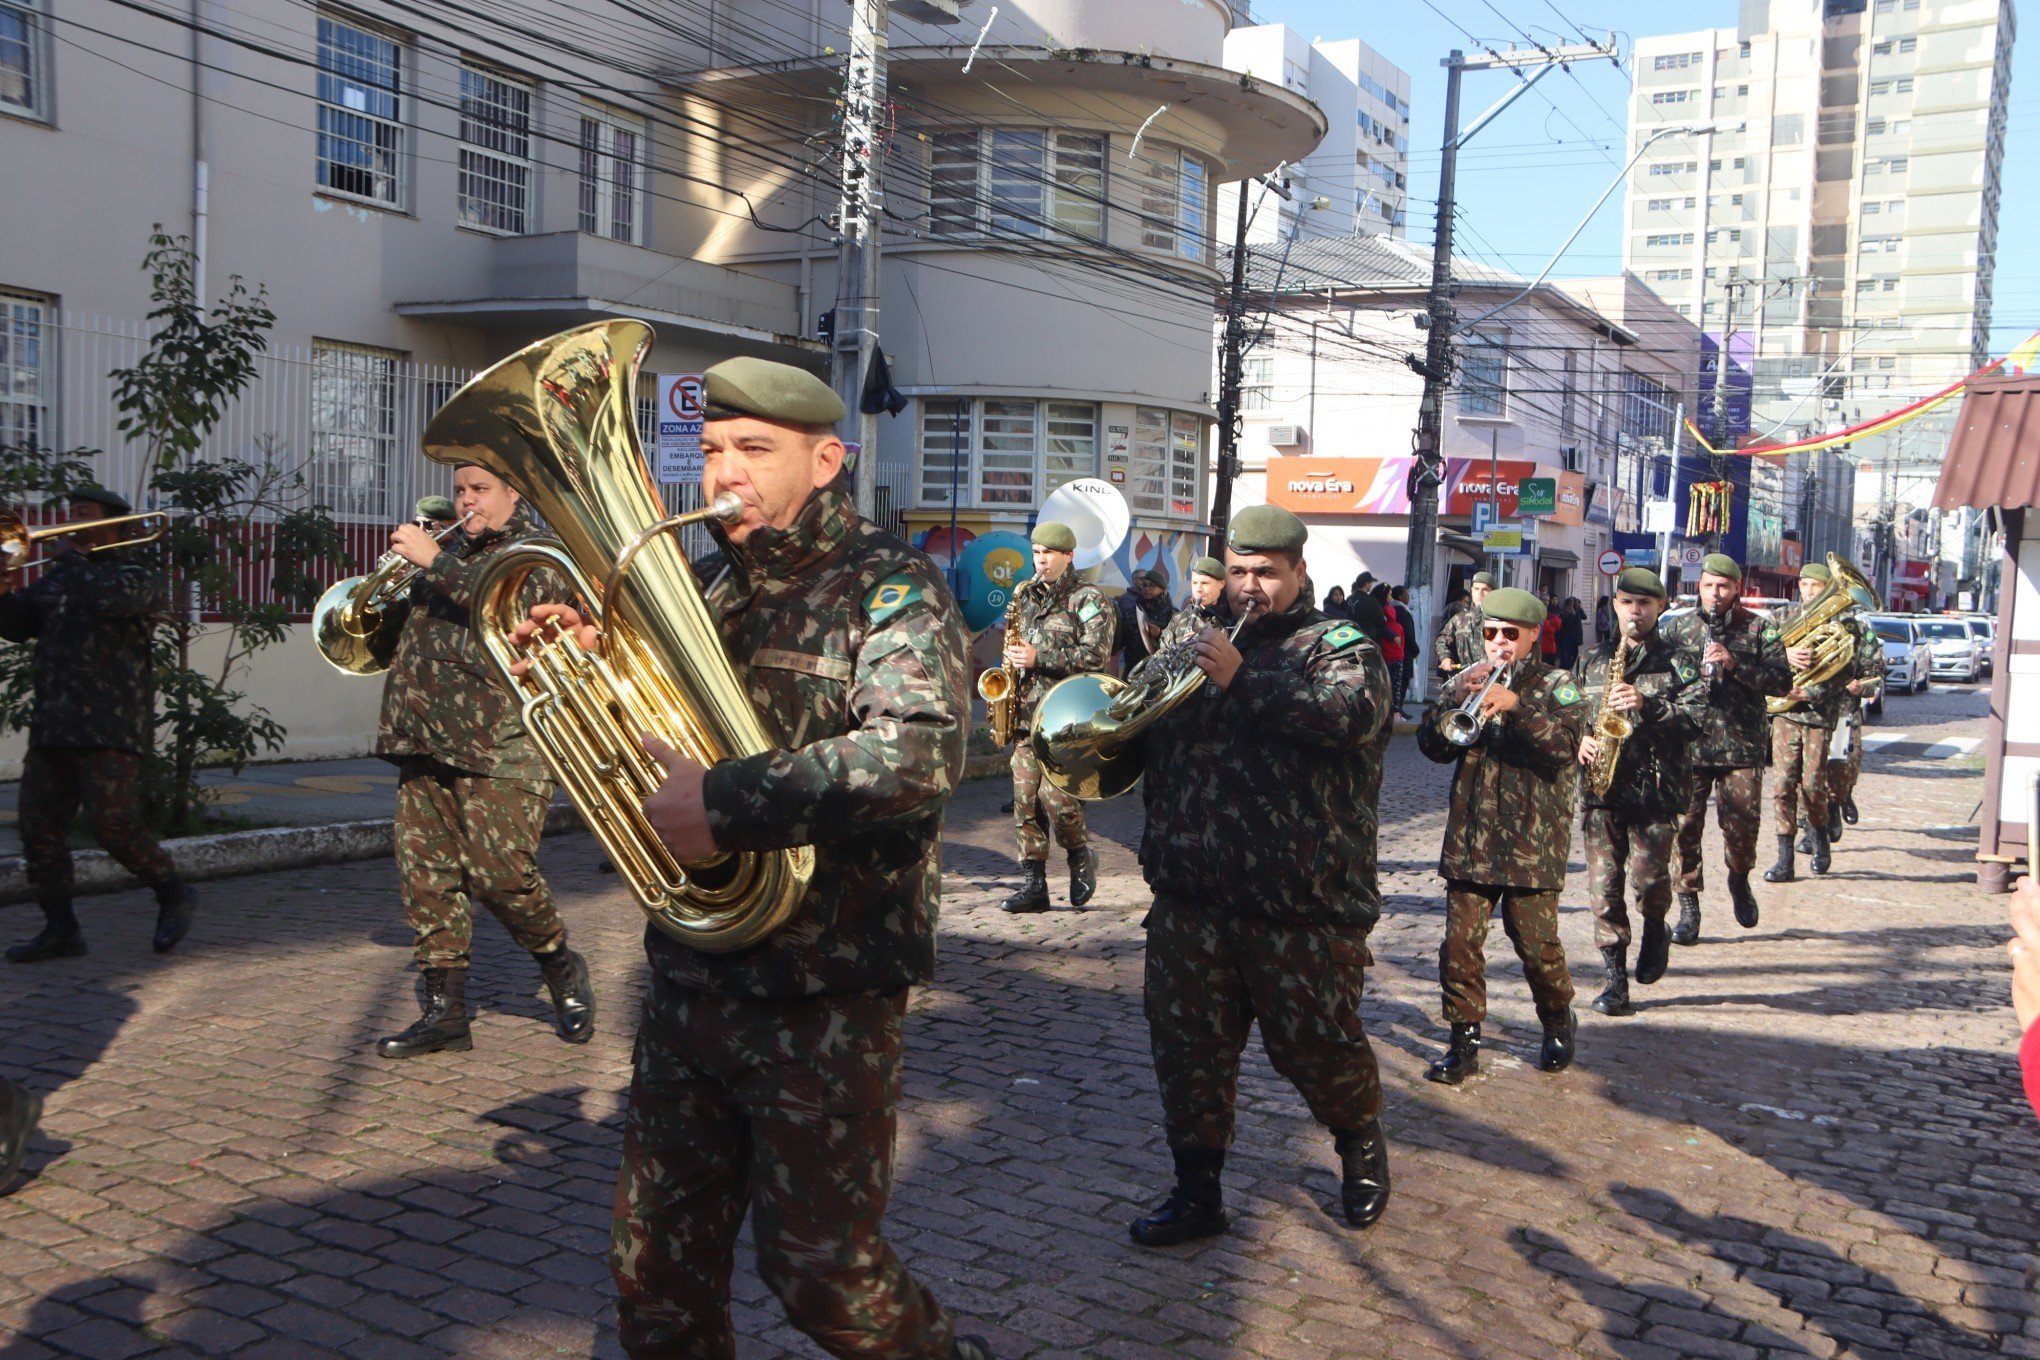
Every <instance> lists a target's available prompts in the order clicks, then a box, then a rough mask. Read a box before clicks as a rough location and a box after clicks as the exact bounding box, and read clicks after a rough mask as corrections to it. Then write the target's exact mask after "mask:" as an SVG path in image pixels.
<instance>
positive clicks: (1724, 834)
mask: <svg viewBox="0 0 2040 1360" xmlns="http://www.w3.org/2000/svg"><path fill="white" fill-rule="evenodd" d="M1709 792H1712V793H1713V794H1714V819H1715V821H1716V822H1718V823H1720V825H1721V839H1722V842H1723V843H1724V844H1725V845H1726V846H1727V847H1728V853H1727V854H1726V856H1724V858H1725V859H1726V860H1727V863H1728V871H1729V872H1730V873H1732V874H1746V873H1749V872H1750V871H1751V870H1752V869H1754V868H1756V867H1757V833H1758V832H1759V831H1761V830H1762V829H1763V824H1764V770H1763V767H1762V766H1760V765H1752V766H1745V767H1741V768H1737V769H1732V770H1725V769H1722V768H1721V767H1720V766H1718V765H1698V766H1695V767H1694V769H1693V798H1692V801H1691V802H1689V803H1687V804H1686V810H1685V811H1684V812H1682V813H1680V814H1679V837H1678V841H1679V885H1678V886H1679V891H1680V892H1682V893H1698V892H1700V891H1701V890H1702V889H1703V887H1704V885H1705V884H1706V881H1707V875H1706V873H1705V872H1704V871H1703V869H1702V867H1701V855H1700V844H1701V836H1702V833H1704V832H1705V830H1706V828H1707V795H1708V793H1709Z"/></svg>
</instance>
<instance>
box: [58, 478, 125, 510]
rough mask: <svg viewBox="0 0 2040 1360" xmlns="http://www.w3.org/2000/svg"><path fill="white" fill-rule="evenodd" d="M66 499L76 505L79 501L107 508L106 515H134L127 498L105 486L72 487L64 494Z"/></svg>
mask: <svg viewBox="0 0 2040 1360" xmlns="http://www.w3.org/2000/svg"><path fill="white" fill-rule="evenodd" d="M64 499H65V500H66V501H68V502H71V503H74V504H75V503H76V502H78V501H90V502H91V503H92V504H94V505H98V506H103V507H105V509H106V513H107V514H109V515H129V514H133V513H134V507H133V506H132V505H129V504H128V503H127V497H125V496H123V495H121V494H120V493H119V492H118V491H108V490H107V489H106V488H105V487H103V486H95V485H92V484H90V483H88V484H87V485H85V486H74V487H72V488H71V489H70V490H69V491H66V492H65V493H64Z"/></svg>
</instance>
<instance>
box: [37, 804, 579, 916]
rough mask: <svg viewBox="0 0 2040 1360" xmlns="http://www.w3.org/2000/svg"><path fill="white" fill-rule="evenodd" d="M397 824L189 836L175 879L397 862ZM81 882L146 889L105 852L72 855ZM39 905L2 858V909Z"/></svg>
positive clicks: (176, 846) (551, 823) (560, 817)
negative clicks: (392, 858) (387, 860)
mask: <svg viewBox="0 0 2040 1360" xmlns="http://www.w3.org/2000/svg"><path fill="white" fill-rule="evenodd" d="M394 827H395V822H394V821H393V820H392V819H390V818H388V817H376V818H370V819H369V820H367V821H360V822H328V823H325V824H324V825H321V826H272V827H264V828H263V829H261V830H260V831H229V832H226V833H225V834H223V835H218V836H185V837H183V838H181V839H178V840H171V841H164V842H163V848H164V849H165V850H167V851H168V852H169V853H170V859H171V862H172V863H174V864H175V865H176V866H177V876H178V877H179V878H182V879H184V880H186V881H187V882H193V883H197V882H203V881H205V880H207V879H213V878H233V877H236V876H238V875H241V874H266V873H271V872H273V871H275V870H278V869H307V868H311V867H313V866H315V865H320V864H345V863H348V862H350V861H353V860H363V859H382V858H386V857H389V856H391V855H392V854H393V850H392V846H391V840H392V837H393V836H394V835H395V831H394ZM580 829H581V818H580V815H579V814H578V813H576V812H575V811H574V809H573V808H571V807H568V806H567V805H566V804H564V803H555V804H554V805H553V807H552V810H551V811H549V812H548V813H547V814H546V818H545V834H547V835H548V836H551V835H557V834H559V833H560V832H563V831H579V830H580ZM71 860H72V864H73V865H74V869H73V873H74V876H75V879H76V883H75V886H74V888H73V890H72V891H73V895H74V896H77V897H93V896H97V895H99V894H101V893H116V892H128V891H130V890H132V889H136V888H140V887H141V886H142V885H141V884H140V883H139V882H137V881H136V879H135V878H134V876H133V875H131V874H130V873H128V871H127V870H126V869H124V868H122V867H121V866H120V864H119V863H118V862H117V861H115V860H114V858H113V856H111V855H109V854H107V853H106V852H105V851H104V850H75V851H73V852H72V854H71ZM33 901H35V891H34V889H32V888H30V887H29V885H28V876H27V874H26V873H25V872H24V871H23V869H22V864H21V856H19V855H9V856H6V857H5V858H0V905H11V904H13V903H17V902H33Z"/></svg>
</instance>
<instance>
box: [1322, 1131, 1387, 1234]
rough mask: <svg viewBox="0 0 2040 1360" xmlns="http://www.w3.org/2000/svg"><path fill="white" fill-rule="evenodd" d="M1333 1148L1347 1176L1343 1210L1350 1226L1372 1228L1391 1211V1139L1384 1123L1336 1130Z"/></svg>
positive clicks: (1342, 1194) (1341, 1195)
mask: <svg viewBox="0 0 2040 1360" xmlns="http://www.w3.org/2000/svg"><path fill="white" fill-rule="evenodd" d="M1332 1145H1333V1146H1334V1147H1336V1148H1338V1150H1339V1161H1340V1163H1341V1165H1342V1167H1343V1170H1344V1172H1345V1174H1344V1177H1343V1178H1342V1180H1341V1182H1340V1185H1339V1200H1340V1206H1339V1207H1340V1208H1342V1209H1344V1210H1345V1211H1346V1222H1347V1224H1348V1225H1349V1226H1351V1227H1355V1228H1371V1227H1373V1226H1374V1224H1375V1221H1376V1220H1378V1219H1379V1218H1380V1217H1381V1214H1382V1211H1383V1210H1385V1209H1387V1208H1388V1138H1387V1136H1386V1135H1384V1134H1383V1133H1382V1131H1381V1120H1380V1119H1378V1118H1377V1119H1374V1120H1371V1121H1370V1122H1369V1123H1368V1125H1367V1127H1366V1128H1364V1129H1333V1130H1332Z"/></svg>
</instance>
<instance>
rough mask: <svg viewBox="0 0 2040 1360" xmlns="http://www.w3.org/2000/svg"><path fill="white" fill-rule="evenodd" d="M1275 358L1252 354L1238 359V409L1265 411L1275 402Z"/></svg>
mask: <svg viewBox="0 0 2040 1360" xmlns="http://www.w3.org/2000/svg"><path fill="white" fill-rule="evenodd" d="M1274 389H1275V359H1274V356H1272V355H1267V354H1253V355H1248V356H1247V357H1246V358H1244V359H1242V360H1240V409H1241V410H1242V411H1266V410H1268V409H1270V408H1271V407H1273V406H1274V404H1275V393H1274Z"/></svg>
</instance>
